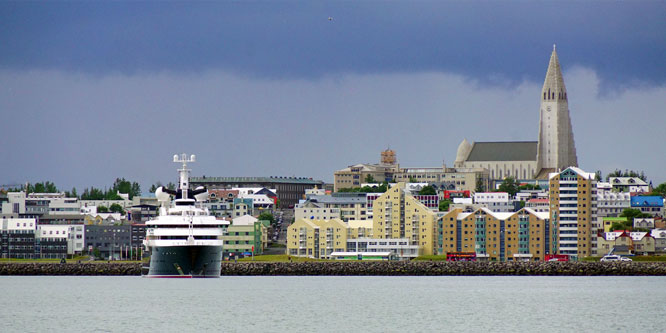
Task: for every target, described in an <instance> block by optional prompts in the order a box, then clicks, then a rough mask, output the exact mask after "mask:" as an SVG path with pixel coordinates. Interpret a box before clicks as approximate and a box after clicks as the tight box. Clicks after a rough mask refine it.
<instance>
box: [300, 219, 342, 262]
mask: <svg viewBox="0 0 666 333" xmlns="http://www.w3.org/2000/svg"><path fill="white" fill-rule="evenodd" d="M347 229H348V227H347V225H346V224H345V223H344V222H343V221H342V220H340V219H332V220H307V219H300V220H297V221H296V222H294V223H292V224H291V225H290V226H289V228H288V229H287V254H289V255H293V256H300V257H310V258H322V259H327V258H330V255H331V253H333V252H344V251H345V250H346V246H347Z"/></svg>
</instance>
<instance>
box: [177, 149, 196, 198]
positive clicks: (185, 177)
mask: <svg viewBox="0 0 666 333" xmlns="http://www.w3.org/2000/svg"><path fill="white" fill-rule="evenodd" d="M173 162H174V163H183V168H182V169H179V170H178V174H179V175H180V184H179V187H180V190H181V193H182V195H181V198H183V199H187V198H188V193H187V192H188V190H189V188H190V184H189V182H190V171H191V170H190V169H188V168H187V163H193V162H196V156H195V155H190V156H189V157H188V156H187V154H185V153H183V154H180V156H179V155H173Z"/></svg>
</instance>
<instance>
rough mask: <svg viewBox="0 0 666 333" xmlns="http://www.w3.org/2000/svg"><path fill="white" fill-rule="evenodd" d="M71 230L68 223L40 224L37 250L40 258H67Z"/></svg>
mask: <svg viewBox="0 0 666 333" xmlns="http://www.w3.org/2000/svg"><path fill="white" fill-rule="evenodd" d="M70 232H71V227H70V226H68V225H38V226H37V237H36V238H37V241H36V242H35V244H36V249H35V252H38V253H39V257H40V258H48V259H56V258H67V254H68V253H67V251H68V247H69V246H68V242H69V240H70V239H71V238H70Z"/></svg>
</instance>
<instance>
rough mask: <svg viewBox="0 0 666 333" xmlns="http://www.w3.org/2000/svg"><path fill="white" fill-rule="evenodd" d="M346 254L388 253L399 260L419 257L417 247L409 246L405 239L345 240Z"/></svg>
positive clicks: (363, 238) (407, 240)
mask: <svg viewBox="0 0 666 333" xmlns="http://www.w3.org/2000/svg"><path fill="white" fill-rule="evenodd" d="M346 252H347V253H369V252H375V253H377V252H390V253H391V254H392V255H394V256H395V257H396V258H399V259H413V258H416V257H418V256H419V246H418V245H410V242H409V239H407V238H397V239H393V238H386V239H377V238H365V237H362V238H353V239H347V251H346Z"/></svg>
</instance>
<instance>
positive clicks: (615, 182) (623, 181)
mask: <svg viewBox="0 0 666 333" xmlns="http://www.w3.org/2000/svg"><path fill="white" fill-rule="evenodd" d="M608 182H609V183H610V185H611V187H612V188H613V191H616V192H626V193H647V192H650V185H649V184H648V183H647V182H646V181H644V180H642V179H640V178H638V177H608Z"/></svg>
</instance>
